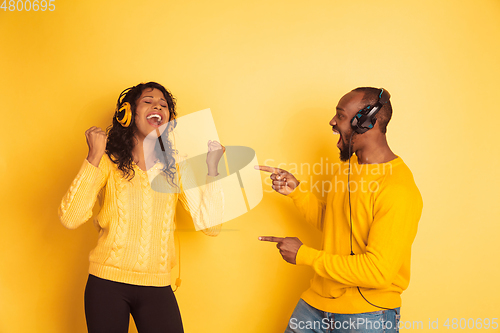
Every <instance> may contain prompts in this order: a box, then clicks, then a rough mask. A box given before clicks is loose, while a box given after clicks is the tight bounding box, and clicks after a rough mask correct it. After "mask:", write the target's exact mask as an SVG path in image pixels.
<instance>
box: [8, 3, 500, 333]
mask: <svg viewBox="0 0 500 333" xmlns="http://www.w3.org/2000/svg"><path fill="white" fill-rule="evenodd" d="M55 5H56V10H55V11H53V12H48V11H46V12H41V11H38V12H33V11H31V12H17V11H14V12H10V11H8V10H7V11H3V10H1V11H0V108H1V125H0V126H1V130H0V153H1V154H0V175H1V200H0V203H1V227H0V228H1V230H0V265H1V267H0V268H1V271H0V332H6V333H11V332H37V333H44V332H50V333H58V332H74V333H78V332H86V325H85V317H84V311H83V291H84V288H85V283H86V279H87V269H88V253H89V251H90V250H91V249H92V248H93V247H94V246H95V244H96V239H97V233H96V231H95V229H94V227H93V226H92V223H91V222H87V223H86V224H85V225H84V226H82V227H81V228H79V229H77V230H74V231H70V230H66V229H64V227H62V225H61V224H60V222H59V221H58V217H57V207H58V205H59V203H60V200H61V198H62V196H63V195H64V193H65V192H66V190H67V188H68V187H69V184H70V182H71V181H72V179H73V178H74V176H75V175H76V173H77V172H78V170H79V168H80V166H81V164H82V162H83V160H84V158H85V157H86V154H87V145H86V142H85V136H84V132H85V130H86V129H88V128H89V127H91V126H93V125H96V126H100V127H102V128H105V127H107V126H108V125H109V124H110V123H111V117H112V114H113V109H114V104H115V102H116V98H117V97H118V94H119V93H120V92H121V91H122V90H123V89H124V88H127V87H129V86H131V85H135V84H137V83H139V82H141V81H142V82H146V81H158V82H160V83H162V84H163V85H165V86H166V87H167V88H168V89H170V90H171V91H172V93H173V94H174V95H175V96H176V97H177V99H178V111H179V114H180V115H181V116H182V115H185V114H188V113H191V112H194V111H198V110H201V109H205V108H208V107H210V108H211V109H212V113H213V116H214V120H215V124H216V126H217V128H218V133H219V137H220V139H221V141H222V143H223V144H226V145H243V146H249V147H252V148H253V149H255V151H256V152H257V156H258V158H259V161H260V162H261V163H264V162H265V161H266V160H267V161H268V162H269V164H273V163H271V162H273V161H274V164H275V165H276V164H278V163H286V165H291V163H309V164H310V165H313V164H314V163H319V162H321V159H323V161H324V162H323V163H325V161H326V158H328V159H329V160H328V163H330V162H336V161H338V149H337V148H336V141H337V139H338V137H337V136H334V135H332V133H331V128H330V127H329V126H328V122H329V121H330V119H331V117H332V116H333V114H334V109H335V106H336V104H337V101H338V100H339V98H340V97H341V96H342V95H343V94H345V93H346V92H348V91H349V90H351V89H353V88H355V87H358V86H375V87H385V88H386V89H388V91H389V92H390V93H391V95H392V103H393V108H394V115H393V119H392V121H391V123H390V124H389V127H388V140H389V144H390V146H391V148H392V149H393V151H394V152H395V153H396V154H398V155H400V156H401V157H402V158H403V160H404V161H405V162H406V163H407V164H408V166H409V167H410V168H411V170H412V172H413V174H414V176H415V180H416V182H417V185H418V187H419V189H420V191H421V193H422V196H423V199H424V210H423V214H422V218H421V221H420V225H419V231H418V235H417V238H416V241H415V243H414V245H413V256H412V277H411V282H410V286H409V289H408V290H407V291H405V292H404V293H403V308H402V311H403V312H402V321H403V322H411V321H422V323H423V325H424V326H423V328H422V329H420V330H415V331H428V330H429V329H428V322H429V319H430V320H432V321H435V320H436V319H439V326H440V330H442V331H445V330H446V328H444V327H443V323H444V321H445V320H446V318H475V319H476V318H494V317H500V313H499V308H500V307H499V303H500V302H499V299H500V292H499V288H498V281H499V280H500V268H499V267H500V265H499V252H500V251H499V247H498V242H497V240H498V235H499V233H500V227H499V223H498V222H499V216H500V210H499V209H500V208H499V207H500V205H499V198H500V195H499V188H500V181H499V179H500V177H498V170H499V167H500V163H499V162H500V158H499V149H498V146H497V144H498V135H497V133H496V132H497V128H498V124H499V120H498V117H499V107H498V103H499V100H498V96H499V90H500V84H499V77H500V66H499V59H500V46H499V41H500V2H499V1H498V0H478V1H456V0H448V1H430V0H423V1H422V0H419V1H368V0H365V1H346V0H345V1H335V0H328V1H317V0H313V1H262V0H257V1H221V0H215V1H204V2H200V1H190V0H188V1H186V0H183V1H175V2H174V1H160V0H157V1H141V2H139V1H117V0H115V1H96V0H91V1H61V0H56V1H55ZM271 159H272V160H271ZM282 166H283V165H282ZM266 176H267V175H265V174H263V175H262V177H263V178H262V179H263V182H266V183H267V181H266V180H265V177H266ZM298 176H300V177H303V178H304V177H308V175H298ZM313 179H314V180H317V181H322V180H327V179H329V177H328V176H326V175H315V176H314V177H313ZM265 186H266V187H265V189H266V190H267V192H266V193H265V194H264V198H263V200H262V202H261V203H260V204H259V205H258V206H257V207H256V208H255V209H253V210H252V211H251V212H249V213H247V214H245V215H243V216H241V217H239V218H237V219H235V220H233V221H230V222H228V223H226V224H224V229H225V231H224V232H223V233H222V234H221V235H220V236H218V237H217V238H209V237H206V236H204V235H203V234H202V233H201V232H194V229H193V227H192V225H190V223H189V219H188V218H187V214H186V213H185V212H180V213H179V218H180V219H181V222H180V226H179V228H180V229H181V230H180V231H179V232H178V233H177V235H178V237H179V238H180V240H181V251H182V257H181V264H182V279H183V284H182V286H181V288H180V289H179V290H178V291H177V292H176V296H177V298H178V302H179V305H180V309H181V313H182V316H183V321H184V327H185V331H186V332H189V333H190V332H239V333H246V332H263V333H266V332H269V333H271V332H282V331H284V329H285V327H286V324H287V321H288V319H289V317H290V315H291V313H292V311H293V308H294V307H295V305H296V303H297V301H298V299H299V296H300V294H301V292H302V291H304V290H305V289H306V288H307V287H308V285H309V279H310V278H311V277H312V270H311V269H310V268H309V267H305V266H303V267H296V266H293V265H290V264H287V263H286V262H284V261H283V260H282V259H281V257H280V255H279V253H278V252H277V250H276V248H275V247H274V245H273V244H271V243H261V242H259V241H258V240H257V237H258V236H259V235H275V236H299V237H300V239H301V240H302V241H303V242H304V243H305V244H307V245H309V246H313V247H316V248H318V247H319V246H320V245H319V241H320V234H319V232H318V231H316V230H313V229H312V228H310V227H309V226H307V225H305V223H303V221H302V219H301V218H300V217H299V216H298V214H297V211H296V210H295V208H294V207H293V204H292V202H291V201H290V200H288V199H287V198H286V197H283V196H280V195H279V194H276V193H269V187H268V186H267V185H265ZM174 274H177V268H176V269H175V270H174ZM406 331H411V330H409V329H407V330H406ZM433 331H435V330H433ZM457 331H459V329H458V330H457ZM466 331H470V330H466ZM130 332H136V330H135V326H134V325H133V324H132V325H131V328H130Z"/></svg>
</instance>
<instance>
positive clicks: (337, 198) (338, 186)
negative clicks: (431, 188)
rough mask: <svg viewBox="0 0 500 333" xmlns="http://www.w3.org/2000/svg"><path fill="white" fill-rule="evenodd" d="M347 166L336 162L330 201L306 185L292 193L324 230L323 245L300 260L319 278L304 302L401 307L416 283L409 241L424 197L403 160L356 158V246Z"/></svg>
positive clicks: (352, 309) (329, 308) (361, 308)
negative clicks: (412, 277) (364, 161)
mask: <svg viewBox="0 0 500 333" xmlns="http://www.w3.org/2000/svg"><path fill="white" fill-rule="evenodd" d="M347 175H348V164H347V163H342V164H339V165H338V168H337V170H336V173H335V176H334V177H333V180H332V183H331V191H330V192H329V193H328V196H327V200H326V202H325V201H322V200H319V199H318V198H317V197H316V196H315V195H314V194H312V193H310V192H309V191H308V190H307V183H306V182H301V183H300V184H299V186H298V187H297V188H295V190H294V191H293V192H292V193H291V194H289V197H291V198H292V199H293V202H294V204H295V205H296V207H297V208H298V209H299V211H300V212H301V214H302V215H303V216H304V217H305V219H306V220H307V221H308V222H309V223H310V224H312V225H314V226H315V227H317V228H318V229H320V230H321V231H322V232H323V242H322V245H321V247H320V246H319V244H318V246H315V247H317V248H320V249H319V250H318V249H315V248H314V247H309V246H306V245H302V246H301V247H300V249H299V251H298V253H297V257H296V262H297V264H298V265H301V264H302V265H309V266H311V267H312V268H313V269H314V271H315V275H314V277H313V279H312V280H311V287H310V288H309V289H308V290H306V291H305V292H304V293H303V294H302V296H301V297H302V299H304V301H306V302H307V303H308V304H310V305H311V306H313V307H315V308H317V309H320V310H322V311H326V312H333V313H362V312H371V311H378V310H381V309H380V308H377V307H374V306H372V305H370V304H369V303H368V302H367V301H366V300H364V299H363V297H362V296H361V295H360V293H359V292H358V290H357V288H356V287H359V288H360V290H361V292H362V294H363V296H364V297H365V298H366V299H367V300H368V301H369V302H371V303H373V304H375V305H377V306H380V307H384V308H396V307H399V306H401V296H400V295H401V293H402V292H403V290H405V289H406V288H407V287H408V284H409V281H410V257H411V245H412V243H413V240H414V238H415V235H416V233H417V225H418V221H419V219H420V216H421V213H422V206H423V203H422V197H421V195H420V192H419V190H418V188H417V186H416V185H415V182H414V180H413V175H412V173H411V171H410V170H409V168H408V167H407V166H406V164H405V163H404V162H403V161H402V160H401V158H399V157H397V158H396V159H394V160H392V161H390V162H387V163H382V164H359V163H358V160H357V157H356V155H354V156H353V157H352V158H351V176H350V191H351V211H352V249H353V252H354V254H355V255H350V253H351V245H350V240H351V229H350V219H349V196H348V191H347V182H348V176H347Z"/></svg>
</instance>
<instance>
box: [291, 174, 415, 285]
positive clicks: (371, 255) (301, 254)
mask: <svg viewBox="0 0 500 333" xmlns="http://www.w3.org/2000/svg"><path fill="white" fill-rule="evenodd" d="M421 212H422V198H421V196H420V193H419V192H418V189H416V187H415V188H414V187H408V186H405V184H400V185H398V184H394V183H393V184H392V185H391V186H390V187H389V186H388V187H387V188H386V189H385V190H384V191H381V193H380V195H379V197H378V198H377V200H376V203H375V206H374V219H373V223H372V225H371V228H370V231H369V236H368V242H367V245H366V252H365V253H357V254H355V255H338V254H331V253H325V251H319V250H316V249H313V248H310V247H308V246H305V245H302V246H301V247H300V248H299V251H298V253H297V257H296V262H297V264H303V265H310V266H312V267H313V269H314V271H315V272H316V273H317V274H318V275H320V276H321V277H323V278H327V279H332V280H334V281H337V282H339V283H342V284H344V285H347V286H359V287H364V288H378V289H380V288H384V287H387V286H389V285H390V284H391V283H392V281H393V279H394V278H395V276H396V274H397V273H398V271H399V269H400V267H401V265H402V263H403V260H404V259H405V258H408V257H409V255H410V250H411V245H412V243H413V240H414V238H415V235H416V233H417V225H418V221H419V219H420V215H421ZM345 237H349V235H345Z"/></svg>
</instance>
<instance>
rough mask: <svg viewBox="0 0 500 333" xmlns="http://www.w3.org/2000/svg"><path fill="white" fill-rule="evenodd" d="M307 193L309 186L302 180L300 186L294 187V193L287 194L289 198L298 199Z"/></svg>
mask: <svg viewBox="0 0 500 333" xmlns="http://www.w3.org/2000/svg"><path fill="white" fill-rule="evenodd" d="M306 193H307V188H306V185H304V182H300V183H299V186H297V187H296V188H294V189H293V191H292V193H290V194H289V195H287V196H288V197H289V198H291V199H293V200H297V199H300V198H302V197H303V196H304V195H306Z"/></svg>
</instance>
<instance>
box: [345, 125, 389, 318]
mask: <svg viewBox="0 0 500 333" xmlns="http://www.w3.org/2000/svg"><path fill="white" fill-rule="evenodd" d="M353 135H354V131H352V133H351V137H350V138H349V170H348V171H349V172H348V173H347V192H348V195H349V222H350V225H351V237H350V244H351V254H350V255H351V256H353V255H354V251H353V250H352V210H351V188H350V185H349V184H350V182H351V154H352V151H351V147H352V137H353ZM356 288H357V289H358V291H359V294H360V295H361V297H363V299H364V300H365V301H366V302H367V303H368V304H370V305H373V306H374V307H376V308H379V309H384V310H392V311H394V312H396V315H398V311H396V309H391V308H384V307H383V306H378V305H375V304H373V303H371V302H370V301H369V300H367V299H366V297H365V296H364V295H363V293H362V292H361V290H360V289H359V287H358V286H356Z"/></svg>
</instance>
